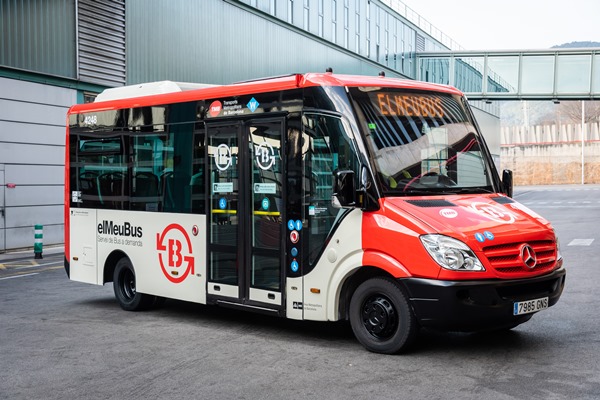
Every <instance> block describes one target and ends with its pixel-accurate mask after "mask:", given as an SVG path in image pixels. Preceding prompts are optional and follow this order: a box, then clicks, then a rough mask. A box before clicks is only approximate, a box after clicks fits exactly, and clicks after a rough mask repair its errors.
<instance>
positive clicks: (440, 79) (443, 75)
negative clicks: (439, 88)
mask: <svg viewBox="0 0 600 400" xmlns="http://www.w3.org/2000/svg"><path fill="white" fill-rule="evenodd" d="M419 68H420V69H421V80H424V81H425V82H432V83H441V84H444V85H449V84H450V59H449V58H447V57H446V58H422V59H420V65H419Z"/></svg>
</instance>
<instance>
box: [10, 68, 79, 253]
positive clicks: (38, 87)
mask: <svg viewBox="0 0 600 400" xmlns="http://www.w3.org/2000/svg"><path fill="white" fill-rule="evenodd" d="M0 89H1V90H0V185H1V184H4V186H3V190H2V191H0V196H2V200H0V206H3V208H4V216H2V213H0V251H2V250H4V249H15V248H21V247H31V246H33V239H34V237H33V235H34V232H33V226H34V225H35V224H42V225H44V244H57V243H62V242H63V230H64V226H63V186H64V176H63V175H64V152H65V150H64V141H65V118H66V113H67V110H68V108H69V107H70V106H71V105H72V104H75V103H76V102H77V92H76V91H75V90H72V89H66V88H60V87H55V86H50V85H43V84H38V83H32V82H26V81H20V80H14V79H7V78H0ZM2 178H3V182H2V181H1V180H2ZM13 185H14V187H13Z"/></svg>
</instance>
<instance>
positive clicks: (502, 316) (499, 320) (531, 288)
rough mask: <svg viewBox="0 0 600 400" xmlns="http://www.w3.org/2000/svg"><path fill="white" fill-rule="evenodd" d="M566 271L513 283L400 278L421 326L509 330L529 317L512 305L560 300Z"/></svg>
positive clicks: (550, 303)
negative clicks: (517, 312) (521, 313)
mask: <svg viewBox="0 0 600 400" xmlns="http://www.w3.org/2000/svg"><path fill="white" fill-rule="evenodd" d="M565 278H566V270H565V269H564V268H562V267H561V268H559V269H557V270H555V271H553V272H552V273H550V274H547V275H543V276H538V277H534V278H526V279H516V280H485V281H440V280H434V279H421V278H408V279H400V283H401V284H403V286H404V287H405V288H406V291H407V294H408V296H409V298H410V303H411V305H412V307H413V310H414V311H415V314H416V317H417V320H418V321H419V323H420V324H421V326H423V327H429V328H435V329H442V330H451V331H467V332H469V331H471V332H472V331H481V330H489V329H501V328H504V327H512V326H515V325H518V324H520V323H522V322H525V321H527V320H529V319H530V318H531V314H525V315H518V316H515V315H513V307H514V303H515V302H517V301H525V300H533V299H537V298H541V297H548V305H549V306H553V305H554V304H556V302H557V301H558V299H559V298H560V296H561V294H562V291H563V288H564V285H565Z"/></svg>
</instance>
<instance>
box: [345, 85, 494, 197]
mask: <svg viewBox="0 0 600 400" xmlns="http://www.w3.org/2000/svg"><path fill="white" fill-rule="evenodd" d="M352 97H353V98H354V100H355V101H356V103H357V105H358V110H360V113H359V117H360V119H361V121H362V124H363V126H365V128H366V129H368V131H369V134H368V135H367V138H368V139H369V140H368V142H367V143H368V144H369V145H370V147H371V154H372V155H373V164H374V165H375V167H376V170H377V172H378V179H379V182H380V185H381V187H382V188H383V192H384V194H385V195H391V196H402V195H404V196H410V195H427V194H431V195H435V194H440V193H445V194H446V193H483V192H489V191H490V190H491V189H492V187H491V185H492V183H491V182H492V181H491V177H490V175H489V172H488V171H490V168H489V167H488V166H487V165H488V162H489V161H490V160H489V159H488V158H487V156H486V154H485V152H484V151H483V150H482V146H480V142H479V136H478V134H477V130H476V129H475V127H474V126H473V124H472V121H471V120H470V118H469V116H468V114H467V113H466V110H465V106H464V104H463V103H462V101H461V98H460V97H458V96H451V95H445V94H440V93H423V92H407V91H399V90H393V89H386V90H381V91H373V90H369V88H365V89H362V90H361V88H358V89H353V91H352Z"/></svg>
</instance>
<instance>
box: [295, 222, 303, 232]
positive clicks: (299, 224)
mask: <svg viewBox="0 0 600 400" xmlns="http://www.w3.org/2000/svg"><path fill="white" fill-rule="evenodd" d="M294 227H295V228H296V230H297V231H301V230H302V221H300V220H299V219H297V220H296V222H294Z"/></svg>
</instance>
